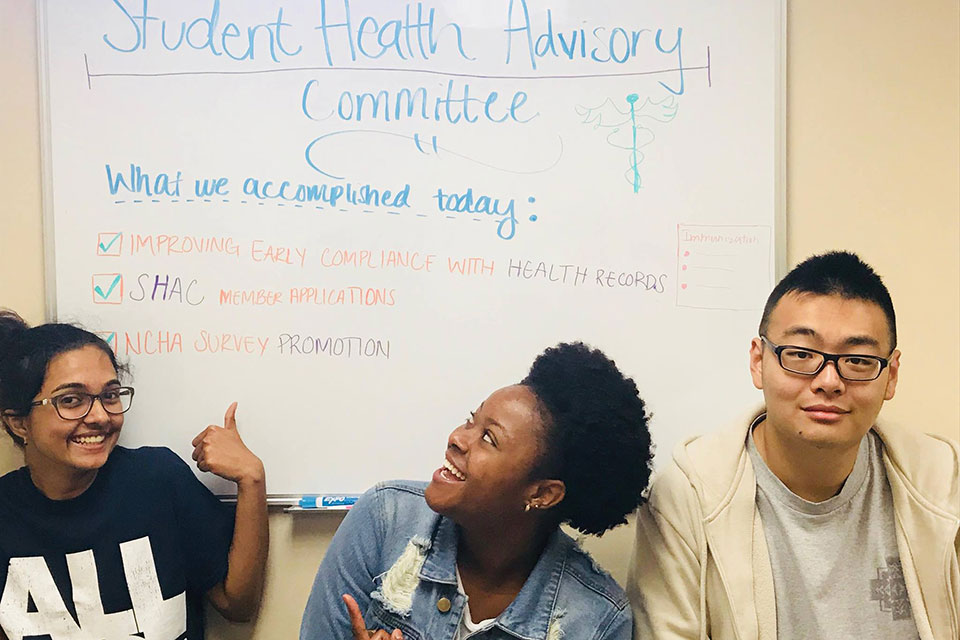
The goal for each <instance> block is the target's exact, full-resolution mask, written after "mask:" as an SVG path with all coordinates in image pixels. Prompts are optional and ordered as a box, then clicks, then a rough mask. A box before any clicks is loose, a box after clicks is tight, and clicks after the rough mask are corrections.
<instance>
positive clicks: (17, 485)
mask: <svg viewBox="0 0 960 640" xmlns="http://www.w3.org/2000/svg"><path fill="white" fill-rule="evenodd" d="M25 482H30V472H29V471H28V470H27V468H26V467H20V468H19V469H14V470H13V471H10V472H9V473H5V474H3V475H2V476H0V499H2V498H4V497H23V495H24V493H26V492H25V491H24V488H25V486H26V485H25V484H24V483H25Z"/></svg>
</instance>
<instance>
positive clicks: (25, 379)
mask: <svg viewBox="0 0 960 640" xmlns="http://www.w3.org/2000/svg"><path fill="white" fill-rule="evenodd" d="M87 345H90V346H94V347H96V348H98V349H100V350H101V351H103V352H104V353H105V354H107V355H108V356H109V357H110V363H111V364H112V365H113V368H114V370H115V371H116V372H117V375H118V376H120V375H121V374H126V373H127V367H126V366H125V365H122V364H121V363H119V362H118V361H117V356H116V354H114V352H113V349H111V348H110V345H108V344H107V343H106V342H105V341H104V340H103V338H101V337H100V336H98V335H97V334H95V333H91V332H89V331H87V330H86V329H83V328H81V327H78V326H76V325H72V324H62V323H57V322H53V323H49V324H41V325H38V326H36V327H33V328H31V327H30V326H29V325H27V323H26V322H24V320H23V318H21V317H20V316H19V315H17V314H16V313H15V312H13V311H10V310H8V309H0V416H25V415H27V414H29V413H30V409H31V408H32V407H31V405H30V403H31V402H33V398H34V397H35V396H36V395H37V394H38V393H40V389H41V388H42V387H43V381H44V379H45V378H46V377H47V366H48V365H49V364H50V361H51V360H53V359H54V358H55V357H56V356H58V355H60V354H61V353H65V352H67V351H73V350H74V349H80V348H82V347H85V346H87ZM2 422H3V428H4V429H6V431H7V433H8V434H10V437H11V438H13V441H14V442H15V443H16V444H17V446H19V447H23V446H24V442H23V439H22V438H20V437H19V436H18V435H16V434H15V433H13V431H11V430H10V427H9V425H8V424H7V422H6V420H3V421H2Z"/></svg>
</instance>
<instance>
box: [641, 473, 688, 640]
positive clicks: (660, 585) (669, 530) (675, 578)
mask: <svg viewBox="0 0 960 640" xmlns="http://www.w3.org/2000/svg"><path fill="white" fill-rule="evenodd" d="M671 471H673V470H671V469H669V468H668V469H667V470H666V471H665V473H664V476H668V475H669V474H670V473H671ZM675 471H676V472H677V473H678V474H679V470H675ZM672 481H673V482H672ZM684 484H685V479H683V480H679V479H677V478H669V477H661V478H658V481H656V482H655V483H654V486H653V489H652V490H651V496H650V497H651V501H650V502H648V503H647V504H645V505H643V506H642V507H641V508H640V510H639V512H638V514H637V529H636V540H635V542H634V547H633V558H632V559H631V561H630V569H629V573H628V575H627V588H626V591H627V596H628V597H629V598H630V604H631V606H632V608H633V628H634V632H633V637H634V638H636V639H637V640H681V639H684V640H693V639H698V638H700V637H701V629H706V622H705V621H702V620H701V612H700V588H701V585H700V568H701V565H700V558H699V553H698V551H697V549H698V543H697V534H696V531H695V529H696V527H697V526H699V519H698V517H697V512H698V507H697V504H696V500H695V497H694V495H693V489H692V488H690V487H689V486H688V485H687V486H683V485H684ZM670 485H673V486H670Z"/></svg>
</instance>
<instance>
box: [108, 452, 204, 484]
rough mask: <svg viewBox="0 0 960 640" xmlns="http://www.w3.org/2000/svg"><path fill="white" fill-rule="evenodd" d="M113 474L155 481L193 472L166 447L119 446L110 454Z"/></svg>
mask: <svg viewBox="0 0 960 640" xmlns="http://www.w3.org/2000/svg"><path fill="white" fill-rule="evenodd" d="M110 466H111V473H116V474H117V475H122V476H123V477H130V478H133V477H143V478H148V479H153V480H160V479H169V478H171V477H177V476H179V475H182V474H184V473H189V474H191V475H193V474H192V472H191V471H190V468H189V467H188V466H187V463H186V462H184V461H183V459H182V458H181V457H180V456H178V455H177V454H176V453H174V452H173V451H171V450H170V449H168V448H166V447H137V448H135V449H128V448H127V447H121V446H117V447H116V448H115V449H114V450H113V452H112V453H111V454H110Z"/></svg>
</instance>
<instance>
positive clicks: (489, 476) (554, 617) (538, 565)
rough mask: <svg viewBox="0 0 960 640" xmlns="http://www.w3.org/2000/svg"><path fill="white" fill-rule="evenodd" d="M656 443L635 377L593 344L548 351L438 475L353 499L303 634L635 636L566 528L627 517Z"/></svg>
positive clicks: (468, 424) (470, 426) (441, 456)
mask: <svg viewBox="0 0 960 640" xmlns="http://www.w3.org/2000/svg"><path fill="white" fill-rule="evenodd" d="M397 428H403V427H402V425H398V426H397ZM651 455H652V452H651V447H650V434H649V432H648V431H647V414H646V411H645V408H644V403H643V400H641V399H640V396H639V395H638V393H637V387H636V385H635V384H634V382H633V380H631V379H630V378H626V377H624V376H623V374H622V373H621V372H620V371H619V369H617V367H616V365H615V364H614V363H613V361H612V360H610V359H608V358H607V357H606V356H605V355H604V354H603V353H601V352H600V351H597V350H593V349H590V348H588V347H586V346H585V345H583V344H581V343H575V344H561V345H558V346H557V347H554V348H551V349H547V350H546V351H545V352H544V353H543V354H542V355H540V356H539V357H538V358H537V359H536V361H535V362H534V363H533V367H532V368H531V369H530V372H529V374H528V375H527V376H526V378H524V380H523V381H522V382H521V383H520V384H515V385H511V386H508V387H504V388H502V389H499V390H498V391H495V392H493V394H491V395H490V396H489V397H488V398H487V399H486V400H484V401H483V403H481V404H480V406H479V407H478V408H477V409H476V410H475V411H472V412H470V414H469V417H467V419H466V420H465V421H464V422H463V424H461V425H460V426H459V427H457V428H456V429H454V431H453V433H451V434H450V437H449V438H448V440H447V442H446V446H445V447H442V448H438V451H437V458H438V460H437V462H438V468H437V470H436V471H434V472H433V477H432V479H431V481H430V483H429V484H428V483H422V482H403V481H399V482H387V483H382V484H379V485H377V486H376V487H374V488H373V489H371V490H370V491H368V492H367V493H366V494H365V495H364V496H363V497H362V498H361V499H360V500H359V501H358V502H357V504H356V506H354V507H353V509H351V510H350V513H349V514H348V515H347V517H346V519H345V520H344V522H343V524H342V525H341V526H340V528H339V529H338V530H337V533H336V535H335V536H334V538H333V541H332V543H331V545H330V548H329V549H328V550H327V554H326V556H325V557H324V559H323V563H322V564H321V565H320V569H319V571H318V572H317V577H316V580H315V582H314V585H313V591H312V592H311V594H310V599H309V601H308V602H307V608H306V611H305V612H304V615H303V624H302V626H301V628H300V638H301V640H327V639H329V638H353V639H354V640H381V639H384V640H385V639H387V638H389V639H391V640H394V639H399V638H407V640H413V639H416V638H419V639H429V640H465V639H466V638H468V637H470V638H473V637H477V638H478V640H479V639H480V638H483V639H484V640H506V639H510V640H516V638H531V639H532V638H538V639H546V640H554V639H558V638H577V639H581V638H584V639H585V638H591V639H593V640H613V639H617V640H628V639H629V638H630V637H631V634H632V618H631V613H630V606H629V604H628V601H627V598H626V596H625V595H624V593H623V591H622V590H621V589H620V587H619V586H617V583H616V582H614V580H613V578H611V577H610V576H609V575H608V574H607V573H605V572H603V571H602V570H600V569H599V568H598V567H597V565H596V564H595V563H594V562H593V561H592V560H591V559H590V558H589V557H588V556H587V555H586V553H585V552H584V551H582V550H581V549H580V547H579V546H578V545H577V543H576V542H574V541H573V540H572V539H571V538H570V537H569V536H567V535H566V534H565V533H564V532H563V531H561V530H560V524H561V523H567V524H569V525H570V526H571V527H573V528H574V529H578V530H580V531H581V532H583V533H587V534H598V535H599V534H602V533H603V532H605V531H607V530H608V529H611V528H613V527H615V526H617V525H618V524H621V523H624V522H626V516H627V514H629V513H631V512H632V511H633V510H634V509H635V508H636V507H637V506H638V505H639V504H640V503H641V502H642V501H643V497H642V495H643V491H644V489H645V488H646V486H647V481H648V480H649V476H650V466H649V465H650V459H651Z"/></svg>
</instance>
